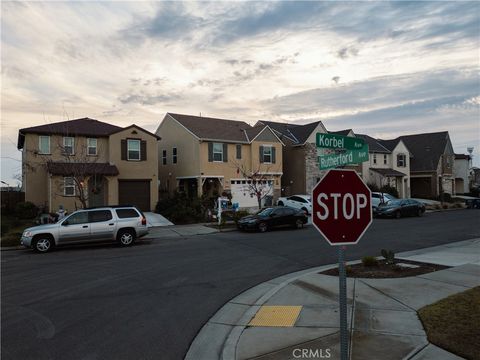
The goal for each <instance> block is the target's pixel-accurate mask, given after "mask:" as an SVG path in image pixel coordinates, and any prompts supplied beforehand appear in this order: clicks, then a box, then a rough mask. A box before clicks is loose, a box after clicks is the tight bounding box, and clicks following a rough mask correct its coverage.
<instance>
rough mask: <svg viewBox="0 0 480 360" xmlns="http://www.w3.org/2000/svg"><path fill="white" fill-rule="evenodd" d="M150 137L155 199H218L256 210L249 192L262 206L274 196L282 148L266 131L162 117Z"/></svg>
mask: <svg viewBox="0 0 480 360" xmlns="http://www.w3.org/2000/svg"><path fill="white" fill-rule="evenodd" d="M156 134H157V135H158V136H159V137H161V139H162V140H161V141H160V142H159V146H158V168H159V180H160V185H159V188H160V193H161V196H164V195H165V196H168V195H172V194H173V192H174V191H180V192H185V193H186V194H188V196H192V197H200V196H202V195H203V194H206V196H208V197H213V198H215V197H216V196H219V195H221V194H222V193H224V192H225V193H227V194H228V193H229V194H231V196H232V203H238V204H239V206H240V207H244V208H248V207H255V206H257V198H256V196H255V194H253V193H252V190H253V188H254V186H253V183H252V182H255V185H256V186H257V189H259V190H261V191H262V198H263V205H268V204H270V203H273V202H274V201H275V200H276V198H278V196H279V195H280V186H281V185H280V184H281V183H280V179H281V176H282V174H283V167H282V147H283V146H284V144H283V142H282V141H281V140H280V139H279V138H278V136H277V135H276V134H275V133H274V132H273V131H272V129H271V128H270V127H269V126H265V125H259V126H255V127H252V126H251V125H249V124H247V123H246V122H244V121H234V120H227V119H217V118H210V117H201V116H191V115H182V114H173V113H167V114H166V115H165V117H164V119H163V120H162V122H161V123H160V125H159V127H158V129H157V131H156Z"/></svg>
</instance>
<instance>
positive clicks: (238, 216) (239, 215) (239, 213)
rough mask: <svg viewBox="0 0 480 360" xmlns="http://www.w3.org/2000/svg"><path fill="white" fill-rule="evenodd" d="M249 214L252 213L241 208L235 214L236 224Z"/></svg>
mask: <svg viewBox="0 0 480 360" xmlns="http://www.w3.org/2000/svg"><path fill="white" fill-rule="evenodd" d="M248 215H250V214H249V213H248V211H246V210H239V211H237V212H235V213H234V215H233V221H235V225H236V224H237V223H238V220H240V219H241V218H242V217H244V216H248Z"/></svg>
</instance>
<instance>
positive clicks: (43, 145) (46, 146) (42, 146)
mask: <svg viewBox="0 0 480 360" xmlns="http://www.w3.org/2000/svg"><path fill="white" fill-rule="evenodd" d="M38 150H39V151H38V152H39V153H40V154H50V136H40V137H39V139H38Z"/></svg>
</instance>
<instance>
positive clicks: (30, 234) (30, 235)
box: [23, 231, 32, 237]
mask: <svg viewBox="0 0 480 360" xmlns="http://www.w3.org/2000/svg"><path fill="white" fill-rule="evenodd" d="M23 236H24V237H32V232H31V231H24V232H23Z"/></svg>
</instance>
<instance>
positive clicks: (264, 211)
mask: <svg viewBox="0 0 480 360" xmlns="http://www.w3.org/2000/svg"><path fill="white" fill-rule="evenodd" d="M272 211H273V209H272V208H266V209H263V210H261V211H259V212H258V213H257V215H262V216H268V215H270V214H271V213H272Z"/></svg>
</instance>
